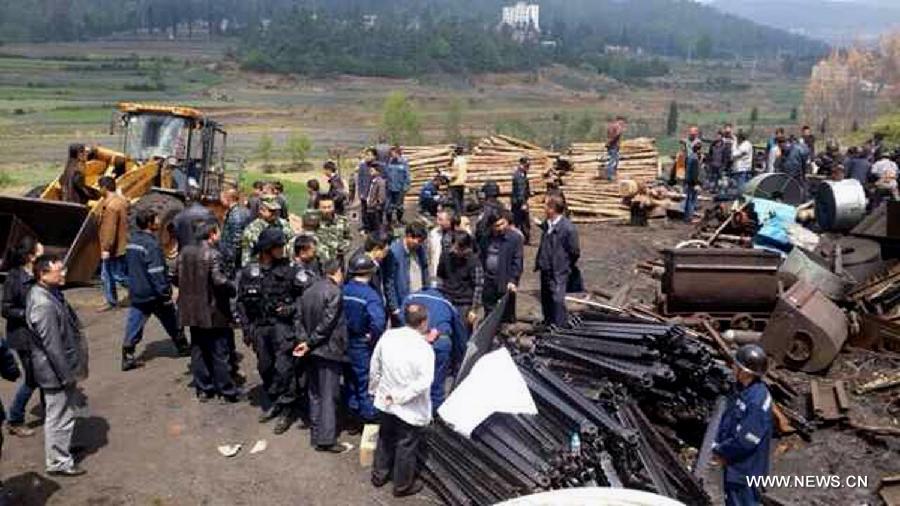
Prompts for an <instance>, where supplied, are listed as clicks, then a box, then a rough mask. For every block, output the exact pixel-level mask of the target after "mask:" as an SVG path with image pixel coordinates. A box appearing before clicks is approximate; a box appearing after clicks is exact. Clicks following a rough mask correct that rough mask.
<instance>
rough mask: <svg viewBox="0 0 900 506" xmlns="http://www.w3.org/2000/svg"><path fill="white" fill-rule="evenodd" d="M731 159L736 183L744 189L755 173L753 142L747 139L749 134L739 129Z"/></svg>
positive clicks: (739, 187)
mask: <svg viewBox="0 0 900 506" xmlns="http://www.w3.org/2000/svg"><path fill="white" fill-rule="evenodd" d="M731 161H732V163H733V165H732V167H733V170H734V183H735V185H737V187H738V189H741V190H743V188H744V185H745V184H747V181H749V180H750V177H751V176H752V175H753V144H750V141H749V140H747V134H745V133H744V131H743V130H738V134H737V142H736V143H735V144H734V147H733V148H732V150H731Z"/></svg>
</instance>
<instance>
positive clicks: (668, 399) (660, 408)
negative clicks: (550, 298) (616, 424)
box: [535, 312, 732, 443]
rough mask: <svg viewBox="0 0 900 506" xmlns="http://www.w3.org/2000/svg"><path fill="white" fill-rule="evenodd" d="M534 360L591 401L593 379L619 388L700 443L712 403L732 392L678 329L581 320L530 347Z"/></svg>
mask: <svg viewBox="0 0 900 506" xmlns="http://www.w3.org/2000/svg"><path fill="white" fill-rule="evenodd" d="M535 351H536V353H537V354H538V355H539V356H541V357H544V358H546V359H547V360H548V364H549V365H550V367H552V368H553V369H554V370H556V371H559V372H561V373H564V374H565V376H566V379H567V380H568V381H570V382H571V383H572V384H573V385H574V386H576V387H578V388H579V389H581V391H582V392H583V393H584V394H585V395H587V396H588V397H590V398H599V392H598V391H597V388H598V385H601V383H599V382H598V378H607V379H609V380H612V381H614V382H618V383H621V384H622V385H624V386H625V387H626V388H627V390H628V393H629V394H630V396H631V397H633V398H634V399H636V400H637V401H638V402H639V403H640V405H641V406H642V407H643V408H644V409H645V410H646V411H647V412H648V414H650V415H651V418H652V419H654V421H660V422H664V423H666V424H667V425H671V426H673V427H676V428H677V429H678V430H683V431H685V432H686V436H687V438H688V439H689V440H690V442H691V443H699V439H701V438H702V435H703V431H704V428H705V426H706V422H707V421H708V419H709V415H710V413H711V410H712V409H713V406H714V403H715V400H716V398H718V396H720V395H723V394H726V393H727V392H728V391H729V390H730V389H731V384H732V383H731V376H730V373H729V370H728V368H727V367H726V366H725V365H724V364H722V363H720V362H717V361H716V360H714V359H713V353H711V350H710V349H709V348H707V346H706V345H705V344H703V343H701V342H700V341H698V340H696V339H693V338H692V337H691V336H689V335H688V333H687V331H686V330H685V329H684V328H682V327H679V326H677V325H670V324H664V323H654V322H648V321H646V320H641V319H637V318H630V317H622V316H614V315H609V314H606V313H599V312H583V313H579V314H575V315H573V316H572V317H571V319H570V326H569V327H568V328H565V329H561V328H551V329H549V330H547V331H546V332H545V333H543V334H542V335H540V336H538V338H537V339H536V347H535Z"/></svg>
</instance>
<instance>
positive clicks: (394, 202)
mask: <svg viewBox="0 0 900 506" xmlns="http://www.w3.org/2000/svg"><path fill="white" fill-rule="evenodd" d="M403 197H404V194H403V192H395V191H391V190H388V191H387V203H386V205H385V207H384V210H385V215H386V217H387V220H386V221H387V222H388V223H393V222H394V217H395V216H396V219H397V221H402V220H403Z"/></svg>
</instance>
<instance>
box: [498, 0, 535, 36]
mask: <svg viewBox="0 0 900 506" xmlns="http://www.w3.org/2000/svg"><path fill="white" fill-rule="evenodd" d="M502 23H503V24H504V25H508V26H511V27H512V28H514V29H516V30H529V29H534V30H535V31H536V32H540V31H541V24H540V23H541V6H540V5H538V4H526V3H525V2H518V3H516V5H508V6H506V7H504V8H503V19H502Z"/></svg>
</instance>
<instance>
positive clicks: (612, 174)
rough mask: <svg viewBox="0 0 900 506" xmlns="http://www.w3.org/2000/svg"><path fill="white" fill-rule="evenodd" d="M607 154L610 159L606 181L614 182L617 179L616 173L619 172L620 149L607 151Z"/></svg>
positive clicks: (607, 164)
mask: <svg viewBox="0 0 900 506" xmlns="http://www.w3.org/2000/svg"><path fill="white" fill-rule="evenodd" d="M606 154H607V156H608V157H609V160H607V162H606V179H609V180H610V181H612V180H614V179H615V178H616V171H618V170H619V149H618V148H611V149H607V150H606Z"/></svg>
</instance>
